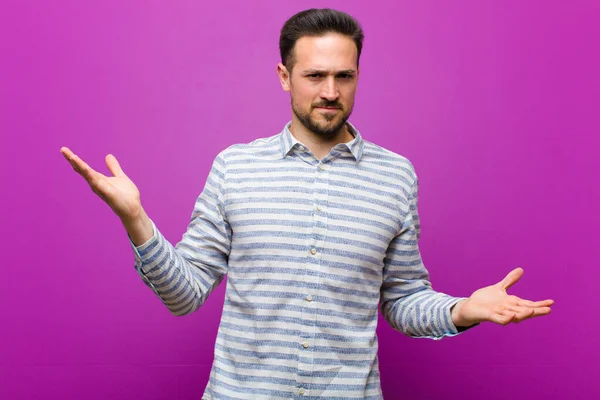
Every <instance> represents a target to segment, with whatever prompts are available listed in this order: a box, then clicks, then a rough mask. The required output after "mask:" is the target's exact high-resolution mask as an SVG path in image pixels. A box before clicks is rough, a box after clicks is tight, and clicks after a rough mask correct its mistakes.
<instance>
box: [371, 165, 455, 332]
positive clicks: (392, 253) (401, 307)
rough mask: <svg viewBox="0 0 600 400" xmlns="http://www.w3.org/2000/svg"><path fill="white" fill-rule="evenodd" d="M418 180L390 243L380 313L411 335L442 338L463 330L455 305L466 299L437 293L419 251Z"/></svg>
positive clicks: (402, 209)
mask: <svg viewBox="0 0 600 400" xmlns="http://www.w3.org/2000/svg"><path fill="white" fill-rule="evenodd" d="M417 205H418V180H417V177H416V175H414V180H413V182H412V185H411V187H410V190H409V192H408V196H407V201H406V203H404V204H400V205H399V208H400V210H399V212H400V213H401V215H402V216H404V223H403V225H402V228H401V230H400V232H399V233H398V234H397V235H396V237H395V238H394V239H393V240H392V242H391V243H390V245H389V247H388V250H387V254H386V258H385V265H384V269H383V283H382V287H381V312H382V314H383V316H384V317H385V319H386V321H387V322H388V323H389V324H390V325H391V326H392V328H394V329H396V330H398V331H400V332H402V333H404V334H406V335H408V336H411V337H422V338H431V339H441V338H443V337H445V336H454V335H457V334H459V333H460V331H464V329H461V330H460V331H459V330H458V329H457V327H456V326H455V324H454V323H453V320H452V315H451V309H452V307H453V306H454V305H455V304H457V303H458V302H460V301H461V300H464V298H460V297H453V296H449V295H447V294H444V293H440V292H436V291H435V290H433V289H432V287H431V282H430V281H429V272H428V271H427V269H426V268H425V266H424V265H423V261H422V259H421V253H420V251H419V238H420V228H421V226H420V221H419V214H418V210H417Z"/></svg>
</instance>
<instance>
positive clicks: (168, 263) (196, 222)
mask: <svg viewBox="0 0 600 400" xmlns="http://www.w3.org/2000/svg"><path fill="white" fill-rule="evenodd" d="M225 170H226V164H225V161H224V159H223V156H222V153H220V154H219V155H218V156H217V157H216V158H215V160H214V162H213V164H212V167H211V170H210V173H209V175H208V178H207V180H206V184H205V186H204V189H203V190H202V193H201V194H200V195H199V196H198V198H197V200H196V203H195V205H194V210H193V212H192V216H191V220H190V223H189V225H188V227H187V230H186V232H185V233H184V235H183V237H182V239H181V241H180V242H179V243H177V244H176V245H175V246H172V245H171V244H170V243H169V242H168V241H167V240H166V239H165V238H164V236H163V235H162V234H161V233H160V231H159V230H158V229H157V228H156V226H155V225H154V222H152V226H153V229H154V235H153V236H152V238H150V239H149V240H148V241H147V242H146V243H144V244H142V245H140V246H135V245H134V244H133V242H131V239H130V243H131V246H132V248H133V251H134V257H135V269H136V270H137V272H138V273H139V275H140V276H141V278H142V280H143V281H144V283H145V284H146V285H147V286H148V287H150V288H151V289H152V290H153V292H154V293H155V294H156V295H157V296H158V298H159V299H160V300H161V301H162V302H163V304H164V305H165V306H166V307H167V308H168V309H169V311H171V313H172V314H174V315H186V314H189V313H192V312H194V311H195V310H197V309H198V308H199V307H200V306H201V305H202V304H203V303H204V302H205V301H206V299H207V297H208V295H209V294H210V292H211V291H212V290H213V289H214V288H215V287H217V286H218V285H219V283H220V282H221V281H222V280H223V278H224V277H225V274H226V273H227V269H228V257H229V252H230V248H231V227H230V226H229V223H228V222H227V218H226V216H225V212H224V206H223V205H224V199H223V182H224V178H225Z"/></svg>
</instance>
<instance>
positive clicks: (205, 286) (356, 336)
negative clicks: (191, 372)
mask: <svg viewBox="0 0 600 400" xmlns="http://www.w3.org/2000/svg"><path fill="white" fill-rule="evenodd" d="M289 127H290V123H288V124H287V125H286V126H285V128H284V129H283V131H282V132H281V133H279V134H277V135H274V136H271V137H267V138H261V139H257V140H254V141H253V142H251V143H248V144H236V145H233V146H230V147H228V148H227V149H225V150H223V151H222V152H221V153H219V154H218V156H217V157H216V158H215V160H214V162H213V165H212V168H211V170H210V173H209V176H208V178H207V181H206V185H205V187H204V190H203V191H202V193H201V194H200V196H199V197H198V199H197V201H196V203H195V206H194V210H193V213H192V217H191V222H190V224H189V226H188V228H187V231H186V232H185V234H184V235H183V237H182V239H181V241H180V242H179V243H177V245H176V246H175V247H173V246H172V245H171V244H169V242H167V241H166V240H165V238H164V237H163V236H162V235H161V233H160V232H159V231H158V230H157V229H156V226H154V236H153V237H152V238H151V239H150V240H148V241H147V242H146V243H144V244H142V245H141V246H138V247H136V246H135V245H133V243H132V246H133V248H134V253H135V267H136V270H137V271H138V273H139V274H140V276H141V277H142V279H143V281H144V282H145V283H146V285H148V286H149V287H150V288H151V289H152V290H153V291H154V293H155V294H156V295H157V296H158V297H159V298H160V300H161V301H162V302H163V303H164V305H165V306H166V307H167V308H168V309H169V310H170V311H171V312H172V313H173V314H174V315H185V314H189V313H191V312H193V311H195V310H196V309H198V308H199V307H200V306H201V305H202V304H203V303H204V301H206V298H207V297H208V295H209V294H210V292H211V291H212V290H213V289H214V288H215V287H216V286H217V285H218V284H219V283H220V282H221V281H222V280H223V278H224V277H225V275H227V287H226V291H225V304H224V307H223V315H222V319H221V323H220V325H219V330H218V334H217V339H216V343H215V349H214V362H213V366H212V369H211V373H210V379H209V382H208V385H207V387H206V389H205V392H204V396H203V397H202V398H203V399H291V398H294V399H296V398H327V399H350V398H366V399H381V398H383V397H382V394H381V386H380V376H379V367H378V357H377V349H378V344H377V335H376V332H375V330H376V327H377V317H378V309H379V308H380V309H381V312H382V314H383V316H384V317H385V319H386V320H387V321H388V323H389V324H390V325H391V326H392V327H393V328H394V329H396V330H398V331H400V332H403V333H404V334H406V335H409V336H412V337H427V338H433V339H441V338H442V337H444V336H454V335H456V334H458V330H457V328H456V327H455V326H454V324H453V323H452V319H451V314H450V308H451V307H452V306H453V305H454V304H455V303H456V302H458V301H459V300H460V299H461V298H457V297H452V296H449V295H446V294H443V293H439V292H436V291H434V290H433V289H432V288H431V284H430V282H429V274H428V272H427V270H426V269H425V267H424V265H423V262H422V260H421V255H420V252H419V248H418V240H419V235H420V224H419V217H418V213H417V194H418V181H417V176H416V174H415V171H414V168H413V166H412V164H411V163H410V162H409V161H408V160H407V159H406V158H405V157H403V156H400V155H398V154H395V153H393V152H391V151H389V150H386V149H384V148H382V147H380V146H377V145H375V144H373V143H370V142H368V141H366V140H363V138H362V137H361V135H360V133H359V132H358V130H357V129H356V128H355V127H354V126H353V125H352V124H350V123H348V127H349V128H350V130H351V131H352V134H353V136H354V139H353V140H351V141H350V142H348V143H341V144H338V145H336V146H334V147H333V148H332V149H331V152H330V153H329V154H328V155H327V156H325V157H324V158H323V159H322V160H319V159H318V158H317V157H315V156H314V155H313V153H312V152H311V151H310V150H309V149H308V148H307V147H306V146H305V145H303V144H302V143H300V142H299V141H298V140H297V139H296V138H295V137H294V136H293V135H292V134H291V132H290V130H289Z"/></svg>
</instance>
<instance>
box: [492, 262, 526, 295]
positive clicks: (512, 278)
mask: <svg viewBox="0 0 600 400" xmlns="http://www.w3.org/2000/svg"><path fill="white" fill-rule="evenodd" d="M523 272H524V271H523V268H521V267H518V268H515V269H513V270H512V271H510V272H509V273H508V275H506V277H505V278H504V279H502V280H501V281H500V282H499V283H498V284H499V285H500V287H502V289H504V290H505V291H506V290H508V289H509V288H510V287H511V286H512V285H514V284H515V283H517V281H518V280H519V279H521V277H522V276H523Z"/></svg>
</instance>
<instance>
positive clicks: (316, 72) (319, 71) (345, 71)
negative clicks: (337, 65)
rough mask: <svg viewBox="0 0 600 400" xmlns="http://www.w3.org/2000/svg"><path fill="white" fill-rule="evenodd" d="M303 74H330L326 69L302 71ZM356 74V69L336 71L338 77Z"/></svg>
mask: <svg viewBox="0 0 600 400" xmlns="http://www.w3.org/2000/svg"><path fill="white" fill-rule="evenodd" d="M302 72H303V73H305V74H327V73H329V71H328V70H325V69H307V70H305V71H302ZM355 73H356V70H354V69H344V70H341V71H335V74H336V75H339V74H355Z"/></svg>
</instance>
